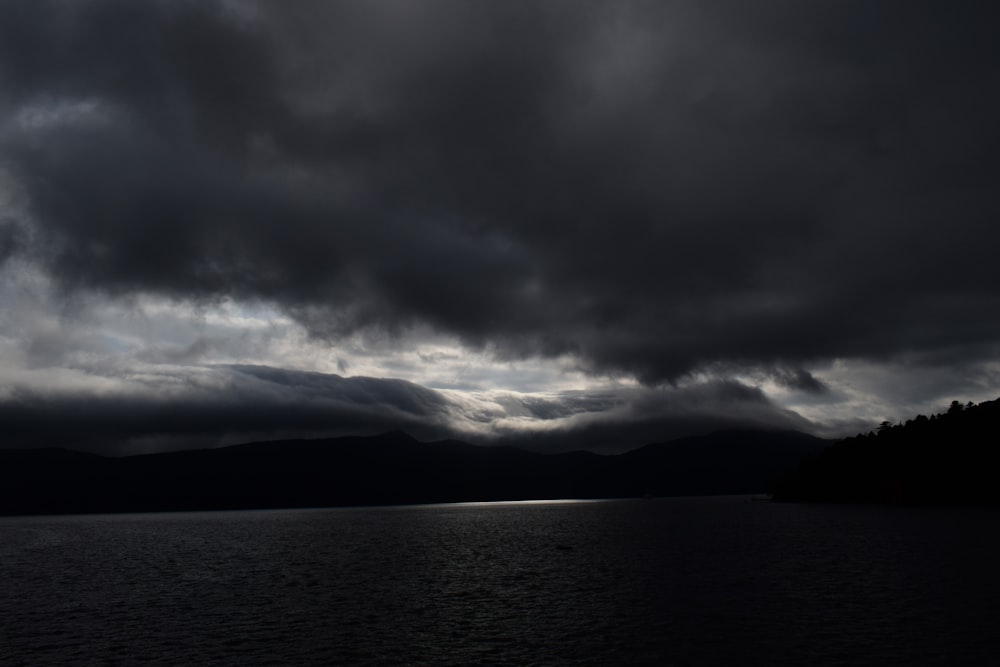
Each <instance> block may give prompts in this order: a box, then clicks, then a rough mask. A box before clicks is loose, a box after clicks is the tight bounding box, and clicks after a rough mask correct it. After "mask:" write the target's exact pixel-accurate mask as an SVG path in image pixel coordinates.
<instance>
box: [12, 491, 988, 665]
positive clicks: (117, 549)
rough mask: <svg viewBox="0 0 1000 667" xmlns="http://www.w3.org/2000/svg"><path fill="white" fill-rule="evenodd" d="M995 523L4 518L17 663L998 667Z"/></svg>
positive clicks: (779, 514)
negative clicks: (940, 666)
mask: <svg viewBox="0 0 1000 667" xmlns="http://www.w3.org/2000/svg"><path fill="white" fill-rule="evenodd" d="M998 518H1000V512H998V511H997V510H968V509H966V510H960V509H914V508H881V507H863V506H822V505H783V504H773V503H767V502H752V501H751V500H750V499H748V498H746V497H720V498H679V499H663V500H648V501H603V502H579V503H537V504H532V503H505V504H486V505H449V506H423V507H399V508H364V509H328V510H281V511H250V512H213V513H191V514H156V515H105V516H79V517H41V518H27V517H22V518H6V519H0V586H2V588H0V663H2V664H53V663H66V664H69V663H72V664H80V663H99V664H117V663H125V664H129V663H157V662H159V663H164V664H192V663H200V664H205V663H211V664H234V665H235V664H241V665H242V664H289V663H291V664H295V663H298V664H331V663H335V664H351V665H356V664H501V663H503V664H527V665H530V664H538V665H547V664H585V665H607V664H655V665H709V664H720V665H721V664H729V665H798V664H803V665H804V664H811V665H886V664H899V665H904V664H905V665H989V664H998V663H997V660H998V659H1000V638H998V637H1000V629H998V621H1000V603H998V593H1000V576H998V571H997V567H998V564H1000V536H998V534H997V530H996V528H997V525H998V522H997V519H998Z"/></svg>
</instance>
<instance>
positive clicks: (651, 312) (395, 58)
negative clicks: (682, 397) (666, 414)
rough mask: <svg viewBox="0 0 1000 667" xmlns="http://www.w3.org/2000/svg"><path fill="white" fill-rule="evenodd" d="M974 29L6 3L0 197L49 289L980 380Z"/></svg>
mask: <svg viewBox="0 0 1000 667" xmlns="http://www.w3.org/2000/svg"><path fill="white" fill-rule="evenodd" d="M995 13H996V11H995V10H994V9H993V5H991V4H987V3H978V2H969V3H962V4H961V5H959V6H955V5H954V4H953V3H944V2H915V3H914V2H907V3H902V2H898V3H896V2H888V3H878V4H877V5H873V4H872V3H868V2H842V1H837V2H833V1H824V0H821V1H817V2H809V3H802V2H796V1H792V0H788V1H787V2H767V3H745V2H742V1H740V2H737V1H735V0H733V1H731V2H722V1H719V2H694V1H691V2H671V3H654V2H648V3H646V2H633V3H610V2H589V3H586V2H563V3H548V2H546V3H493V2H431V3H406V2H392V1H383V2H356V3H349V2H348V3H280V4H279V3H267V4H260V5H257V4H252V3H235V2H228V3H194V2H179V1H178V2H168V1H161V2H145V3H134V2H124V1H120V2H112V1H94V2H88V3H73V2H57V1H54V0H53V1H49V2H42V1H34V2H6V3H3V4H2V5H0V104H2V108H3V111H4V113H5V115H6V117H7V122H6V123H5V125H4V128H3V134H2V139H0V141H2V155H3V163H4V167H5V169H6V170H7V172H8V173H9V175H10V178H11V179H12V181H13V182H14V183H15V184H16V187H17V188H19V189H20V191H22V192H23V194H24V197H25V199H26V201H27V202H28V205H27V208H26V211H27V212H26V213H25V215H24V218H25V220H24V221H23V222H22V223H19V224H24V225H30V227H31V229H32V234H33V236H32V239H33V242H32V244H31V246H30V249H29V250H26V251H25V252H28V253H29V255H30V256H31V257H33V258H34V259H35V260H36V261H38V262H41V263H42V264H43V265H44V266H45V267H47V269H48V270H50V271H51V272H53V273H54V275H55V276H56V277H57V278H58V279H59V280H60V281H61V284H62V285H63V286H64V287H65V288H67V289H74V288H93V289H97V290H101V291H106V292H108V293H112V294H117V293H132V292H156V293H164V294H168V295H172V296H179V297H182V298H194V299H203V298H207V299H211V298H216V297H218V296H220V295H227V296H233V297H237V298H263V299H265V300H271V301H273V302H275V303H276V304H279V305H280V306H282V307H283V308H285V309H287V311H288V312H290V313H292V314H293V315H294V316H295V317H297V318H298V319H299V320H300V321H302V322H303V323H305V324H306V325H307V326H308V327H309V328H310V330H311V331H312V332H313V333H315V334H317V335H319V336H336V335H338V334H340V333H343V332H345V331H350V330H354V329H357V328H359V327H361V328H363V327H378V328H381V329H386V330H389V331H400V330H404V329H405V328H406V327H407V326H409V325H412V324H416V323H426V324H430V325H431V326H433V327H435V328H437V329H439V330H441V331H444V332H447V333H451V334H455V335H458V336H459V337H461V338H462V339H463V340H464V341H465V342H467V343H469V344H471V345H485V344H489V345H491V346H494V347H495V349H497V350H498V353H499V354H500V355H501V356H510V357H516V356H521V355H532V354H546V355H555V354H564V353H568V354H573V355H576V356H578V358H579V359H580V360H581V363H582V364H583V365H584V366H585V367H586V368H588V369H592V370H595V371H624V372H627V373H634V374H635V375H636V376H637V377H639V378H640V379H641V380H643V381H647V382H653V383H655V382H661V381H664V380H668V381H673V380H676V379H677V378H679V377H682V376H683V375H684V374H686V373H689V372H691V371H693V370H697V369H699V368H703V367H705V366H707V365H710V364H713V363H726V364H735V365H743V366H746V367H750V368H778V369H783V368H800V367H801V366H803V365H805V364H808V363H809V362H812V361H816V360H822V359H829V358H834V357H844V356H848V357H851V356H854V357H869V358H877V357H886V356H892V355H895V354H897V353H900V352H920V351H933V350H936V349H939V348H949V349H953V348H955V347H964V346H968V349H969V350H973V349H975V346H976V345H980V344H984V343H988V342H990V341H993V340H996V338H997V336H998V334H1000V308H998V306H1000V303H998V297H997V294H996V289H995V285H997V284H998V281H1000V263H998V262H997V261H996V257H995V253H996V248H997V247H998V242H1000V238H998V235H1000V227H998V226H997V225H996V220H997V213H998V208H1000V207H998V204H997V198H996V196H995V192H994V191H995V184H996V182H997V177H998V176H1000V174H998V169H997V163H996V157H995V156H996V155H997V154H998V150H997V149H998V148H1000V146H998V140H997V138H998V133H997V131H996V128H995V125H996V123H995V119H996V118H997V117H1000V85H998V84H1000V81H998V72H1000V68H998V67H997V61H996V56H995V55H994V46H993V45H994V35H993V26H995V21H994V18H995ZM4 229H6V228H4ZM2 247H3V248H7V247H11V244H10V243H9V242H7V243H6V245H4V246H2ZM5 252H10V251H9V250H7V251H5ZM491 349H493V348H491ZM970 354H971V352H970ZM775 373H776V375H775V377H776V379H778V380H779V381H782V382H785V383H786V384H788V385H790V386H793V387H796V388H798V389H802V390H806V391H818V390H819V389H820V387H819V386H818V383H816V382H815V378H812V380H810V378H811V376H809V375H808V374H798V372H792V373H791V374H788V373H786V372H785V371H780V370H779V371H775ZM803 373H804V372H803Z"/></svg>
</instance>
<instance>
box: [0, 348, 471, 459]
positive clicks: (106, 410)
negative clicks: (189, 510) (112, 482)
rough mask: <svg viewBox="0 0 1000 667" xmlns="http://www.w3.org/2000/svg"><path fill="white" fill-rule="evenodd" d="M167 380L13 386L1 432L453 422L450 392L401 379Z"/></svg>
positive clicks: (200, 441)
mask: <svg viewBox="0 0 1000 667" xmlns="http://www.w3.org/2000/svg"><path fill="white" fill-rule="evenodd" d="M159 380H160V382H159V383H158V385H157V386H155V387H147V386H143V385H142V384H141V383H140V384H139V385H138V386H132V389H131V390H129V391H120V392H119V391H105V392H98V393H95V392H81V391H71V390H63V391H47V392H40V391H31V390H26V389H21V390H17V391H14V392H12V393H11V394H10V395H9V396H7V397H5V398H3V399H0V440H2V442H3V446H4V447H17V446H40V445H46V446H62V447H68V448H73V449H92V450H96V451H101V452H105V453H116V452H125V451H128V452H131V453H135V452H136V451H137V450H141V449H142V448H144V447H145V448H148V449H152V450H158V449H165V448H172V447H177V446H188V447H191V446H209V445H217V444H220V443H226V442H229V443H232V442H234V441H235V442H239V441H245V440H253V439H273V438H276V437H286V436H287V437H310V436H320V435H324V436H329V435H346V434H356V433H379V432H383V431H386V430H390V429H393V428H399V429H406V430H408V431H410V432H412V433H414V434H415V435H417V436H418V437H422V438H435V437H442V436H443V435H446V434H450V433H451V432H452V431H451V430H450V427H449V425H448V424H447V423H446V419H447V417H448V416H449V410H450V404H449V402H448V401H447V399H446V398H445V397H444V396H442V395H441V394H439V393H438V392H435V391H433V390H431V389H427V388H425V387H421V386H419V385H415V384H413V383H410V382H404V381H402V380H381V379H375V378H364V377H358V378H342V377H340V376H337V375H324V374H321V373H309V372H301V371H299V372H296V371H288V370H282V369H274V368H267V367H263V366H232V367H225V366H223V367H217V368H214V369H202V370H198V369H193V368H187V369H183V368H181V369H180V370H177V369H175V370H174V371H173V373H172V374H164V375H162V376H161V377H160V378H159ZM172 390H173V391H172Z"/></svg>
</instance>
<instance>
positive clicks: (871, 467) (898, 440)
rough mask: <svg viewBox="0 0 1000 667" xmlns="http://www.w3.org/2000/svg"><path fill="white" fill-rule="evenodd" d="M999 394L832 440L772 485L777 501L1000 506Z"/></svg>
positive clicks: (957, 403)
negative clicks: (927, 415) (987, 398)
mask: <svg viewBox="0 0 1000 667" xmlns="http://www.w3.org/2000/svg"><path fill="white" fill-rule="evenodd" d="M998 427H1000V399H998V400H994V401H986V402H984V403H980V404H979V405H973V404H971V403H970V404H968V405H962V404H961V403H959V402H958V401H954V402H952V404H951V408H950V409H949V410H948V411H947V412H946V413H943V414H937V415H931V416H930V417H926V416H924V415H918V416H917V417H915V418H913V419H911V420H909V421H907V422H906V423H904V424H892V423H890V422H884V423H883V424H882V425H881V426H880V427H879V429H878V431H877V432H872V433H867V434H861V435H858V436H855V437H853V438H847V439H844V440H841V441H839V442H836V443H834V444H832V445H831V446H830V447H828V448H827V449H825V450H824V451H823V452H822V453H821V454H819V455H818V456H815V457H810V458H807V459H806V460H804V461H803V462H802V464H801V465H800V466H799V467H798V469H797V470H796V472H795V473H793V474H792V475H789V476H787V477H785V478H782V479H780V480H779V481H778V482H777V483H776V484H774V485H773V486H772V487H771V491H772V492H773V494H774V498H775V499H776V500H785V501H836V502H885V503H891V504H997V503H1000V477H998V474H1000V444H998V442H997V430H998Z"/></svg>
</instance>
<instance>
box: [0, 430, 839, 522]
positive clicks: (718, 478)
mask: <svg viewBox="0 0 1000 667" xmlns="http://www.w3.org/2000/svg"><path fill="white" fill-rule="evenodd" d="M825 444H826V441H823V440H819V439H817V438H813V437H811V436H807V435H804V434H801V433H793V432H761V431H726V432H720V433H715V434H712V435H709V436H704V437H701V438H685V439H682V440H676V441H672V442H666V443H661V444H655V445H647V446H646V447H642V448H640V449H637V450H634V451H631V452H627V453H625V454H620V455H616V456H605V455H598V454H594V453H591V452H582V451H578V452H570V453H563V454H538V453H533V452H529V451H525V450H522V449H517V448H513V447H481V446H475V445H470V444H468V443H464V442H459V441H453V440H449V441H440V442H428V443H423V442H419V441H417V440H415V439H413V438H412V437H410V436H409V435H407V434H406V433H402V432H392V433H386V434H383V435H380V436H374V437H346V438H335V439H321V440H285V441H275V442H256V443H250V444H245V445H236V446H232V447H223V448H219V449H205V450H197V451H181V452H170V453H162V454H149V455H142V456H128V457H121V458H105V457H101V456H96V455H92V454H83V453H79V452H73V451H69V450H64V449H47V450H0V514H39V513H76V512H141V511H166V510H202V509H237V508H265V507H275V508H276V507H322V506H339V505H384V504H409V503H432V502H456V501H488V500H523V499H546V498H601V497H640V496H645V495H697V494H723V493H755V492H760V491H763V490H764V488H765V486H766V485H767V483H768V482H769V481H771V480H773V479H774V478H776V477H778V476H780V475H782V474H786V473H787V472H789V471H790V470H792V469H793V468H794V466H795V464H796V463H797V462H798V461H799V460H801V459H802V457H803V456H806V455H809V454H815V453H816V452H818V451H819V450H820V449H821V448H822V447H823V445H825Z"/></svg>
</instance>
